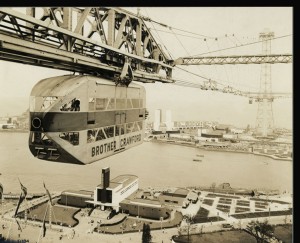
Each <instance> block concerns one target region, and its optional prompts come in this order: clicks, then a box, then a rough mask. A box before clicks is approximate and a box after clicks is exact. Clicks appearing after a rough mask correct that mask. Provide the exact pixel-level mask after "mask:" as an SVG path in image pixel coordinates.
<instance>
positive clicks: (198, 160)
mask: <svg viewBox="0 0 300 243" xmlns="http://www.w3.org/2000/svg"><path fill="white" fill-rule="evenodd" d="M193 161H195V162H202V160H201V159H193Z"/></svg>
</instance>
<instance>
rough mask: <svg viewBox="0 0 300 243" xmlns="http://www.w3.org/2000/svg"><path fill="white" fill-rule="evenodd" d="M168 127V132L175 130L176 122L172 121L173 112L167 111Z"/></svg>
mask: <svg viewBox="0 0 300 243" xmlns="http://www.w3.org/2000/svg"><path fill="white" fill-rule="evenodd" d="M165 124H166V127H167V131H172V130H173V128H174V122H173V121H172V113H171V110H167V111H166V122H165Z"/></svg>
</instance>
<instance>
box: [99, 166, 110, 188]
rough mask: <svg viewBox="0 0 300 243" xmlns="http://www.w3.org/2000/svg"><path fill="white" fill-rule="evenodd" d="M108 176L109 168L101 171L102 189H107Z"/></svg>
mask: <svg viewBox="0 0 300 243" xmlns="http://www.w3.org/2000/svg"><path fill="white" fill-rule="evenodd" d="M109 176H110V169H109V167H106V168H103V169H102V178H101V184H102V186H103V189H105V188H107V187H109V179H110V178H109Z"/></svg>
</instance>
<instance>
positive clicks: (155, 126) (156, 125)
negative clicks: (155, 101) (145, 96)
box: [153, 109, 162, 131]
mask: <svg viewBox="0 0 300 243" xmlns="http://www.w3.org/2000/svg"><path fill="white" fill-rule="evenodd" d="M161 119H162V114H161V110H160V109H157V110H155V113H154V123H153V130H155V131H160V124H161Z"/></svg>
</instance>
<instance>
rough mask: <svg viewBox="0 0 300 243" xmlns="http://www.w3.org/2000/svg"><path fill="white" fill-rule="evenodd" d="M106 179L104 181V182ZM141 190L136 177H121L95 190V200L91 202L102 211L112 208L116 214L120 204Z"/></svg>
mask: <svg viewBox="0 0 300 243" xmlns="http://www.w3.org/2000/svg"><path fill="white" fill-rule="evenodd" d="M103 181H105V179H102V182H103ZM138 188H139V184H138V177H137V176H135V175H120V176H117V177H116V178H114V179H112V180H110V182H109V185H108V186H107V187H106V186H105V185H103V183H101V184H100V185H98V186H97V187H96V189H95V190H94V200H93V201H90V203H93V204H94V205H95V206H97V205H98V206H100V207H101V210H105V208H106V207H111V208H113V209H114V210H116V212H118V211H119V208H120V202H121V201H123V200H124V199H126V198H127V197H129V196H130V195H131V194H133V193H134V192H136V191H137V190H138Z"/></svg>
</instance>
